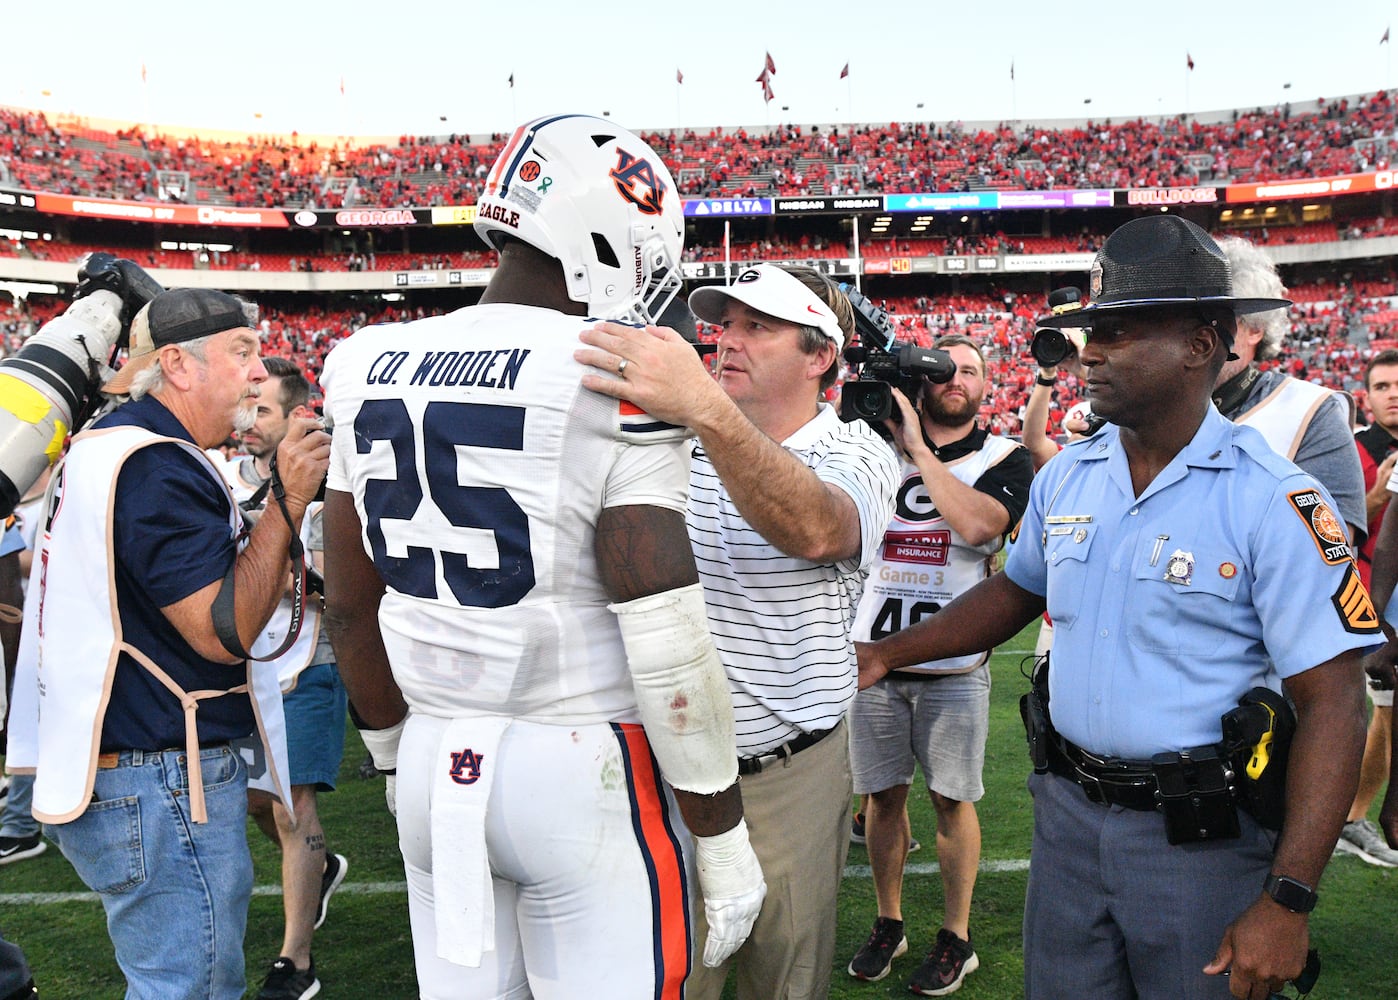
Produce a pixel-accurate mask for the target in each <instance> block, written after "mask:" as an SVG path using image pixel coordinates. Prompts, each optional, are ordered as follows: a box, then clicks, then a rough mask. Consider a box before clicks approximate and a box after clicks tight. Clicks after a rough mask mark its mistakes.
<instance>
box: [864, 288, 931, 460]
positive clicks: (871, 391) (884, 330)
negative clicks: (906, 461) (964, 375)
mask: <svg viewBox="0 0 1398 1000" xmlns="http://www.w3.org/2000/svg"><path fill="white" fill-rule="evenodd" d="M840 291H842V292H844V294H845V297H846V298H848V299H849V301H850V305H852V306H853V307H854V326H855V330H856V331H857V332H858V334H859V344H860V346H858V347H850V348H848V349H847V350H846V351H845V360H846V361H848V362H849V363H850V364H851V366H853V367H854V368H855V369H856V378H855V379H853V380H849V381H846V382H845V385H844V388H843V389H842V390H841V392H840V419H841V420H844V421H846V422H848V421H852V420H864V421H867V422H868V423H869V424H871V425H873V427H874V429H875V430H877V431H879V432H880V433H881V434H883V433H885V430H886V429H885V428H884V426H883V422H884V421H885V420H888V419H893V420H895V421H896V420H899V419H901V417H900V411H899V410H898V407H897V405H895V403H894V401H893V390H894V389H895V388H896V389H898V390H899V391H901V392H902V393H903V395H905V396H907V397H908V399H910V400H911V401H912V402H913V403H914V404H916V402H917V397H918V392H919V391H920V389H921V387H922V380H923V379H924V378H926V379H927V380H928V381H929V382H935V383H938V384H941V383H943V382H950V381H951V379H952V376H954V375H955V374H956V362H954V361H952V359H951V355H950V354H948V353H947V352H946V351H939V350H937V349H936V348H933V347H919V346H917V345H916V344H908V343H904V342H902V341H900V340H897V339H896V338H895V337H894V335H893V321H892V320H890V319H889V318H888V313H886V312H884V311H883V310H882V309H880V308H879V307H878V306H876V305H874V304H873V303H872V302H870V301H869V300H868V298H866V297H865V296H864V295H863V294H862V293H861V292H859V291H858V290H856V289H855V288H853V287H851V286H850V285H841V286H840Z"/></svg>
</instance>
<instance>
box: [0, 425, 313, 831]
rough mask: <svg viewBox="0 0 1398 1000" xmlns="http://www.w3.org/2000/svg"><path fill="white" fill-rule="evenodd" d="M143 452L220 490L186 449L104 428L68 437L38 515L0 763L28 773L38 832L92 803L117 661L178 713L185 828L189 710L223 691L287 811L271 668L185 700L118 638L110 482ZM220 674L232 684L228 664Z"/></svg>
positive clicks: (235, 519)
mask: <svg viewBox="0 0 1398 1000" xmlns="http://www.w3.org/2000/svg"><path fill="white" fill-rule="evenodd" d="M153 444H177V445H179V446H180V447H181V448H184V449H185V450H186V451H188V452H189V453H190V454H191V455H194V456H196V457H197V458H198V459H199V463H200V465H201V466H202V467H204V468H205V469H206V470H207V472H208V474H209V476H210V477H211V478H212V479H213V480H214V481H215V482H217V483H218V484H219V487H220V489H223V490H225V491H226V490H227V484H225V483H224V480H223V477H222V476H221V475H219V473H218V470H217V469H215V468H214V467H213V465H212V464H210V462H209V460H208V458H207V456H205V455H204V453H203V452H201V451H200V450H199V449H198V448H196V447H195V446H194V445H192V444H190V443H189V442H187V441H181V440H179V439H176V438H168V437H162V436H160V435H158V434H154V433H152V432H151V431H148V430H146V429H144V428H141V427H113V428H110V429H104V430H98V431H88V432H86V433H83V434H80V435H78V436H77V437H76V438H74V439H73V445H72V448H71V449H70V451H69V456H68V458H66V459H64V460H63V461H62V462H61V463H60V465H59V467H58V468H56V469H55V470H54V475H53V480H52V482H51V483H50V486H49V495H48V497H47V498H46V502H45V506H44V510H45V511H46V513H47V517H46V521H45V525H44V530H43V531H42V533H41V534H40V536H39V546H38V549H37V551H36V552H35V555H34V566H33V569H32V571H31V573H30V580H29V582H30V586H29V595H28V600H27V601H26V606H25V615H24V631H23V635H22V637H21V640H20V648H19V663H18V668H17V671H16V676H15V690H14V704H13V705H12V706H11V713H10V737H9V757H8V759H7V761H6V765H7V768H8V769H9V770H11V771H14V772H18V773H24V772H32V773H33V774H34V807H33V811H34V818H35V819H38V820H40V821H42V822H45V823H70V822H72V821H73V820H75V819H77V818H78V817H79V816H81V815H82V814H83V812H84V811H85V810H86V809H87V806H88V803H89V802H91V800H92V790H93V785H94V781H95V778H96V773H97V758H98V754H99V750H100V746H101V739H102V721H103V718H104V717H105V715H106V711H107V703H108V701H109V699H110V698H111V691H112V680H113V677H114V675H115V673H116V667H117V661H118V658H119V655H120V654H121V653H123V652H124V653H127V654H128V655H129V656H130V657H131V658H132V660H134V661H135V662H136V663H137V664H139V665H140V666H142V667H144V668H145V669H146V670H148V671H150V673H151V674H152V675H153V676H154V677H155V678H156V679H157V680H158V681H160V683H161V684H162V685H164V687H166V688H167V689H168V690H169V691H170V693H171V694H172V695H174V697H175V698H177V699H178V700H179V701H180V703H181V705H182V706H183V709H184V717H185V753H186V757H187V760H188V765H187V766H188V768H189V799H190V814H191V816H192V817H193V819H194V822H196V823H205V822H208V814H207V811H206V809H205V807H204V782H203V777H202V775H201V773H200V767H199V733H198V729H197V725H196V715H197V711H198V708H199V702H201V701H204V700H206V699H209V698H218V697H221V696H223V695H226V694H234V695H237V694H244V693H246V694H248V695H250V697H251V699H252V707H253V713H254V716H255V717H256V720H257V728H258V732H259V735H260V736H261V738H262V742H263V744H264V746H265V747H266V749H267V752H268V756H269V759H270V764H269V767H270V768H271V770H272V780H273V783H274V785H275V787H276V790H277V795H278V796H279V797H280V798H281V799H282V801H283V802H284V803H285V804H286V806H287V808H288V810H290V808H291V801H290V798H291V797H290V795H289V794H286V793H287V791H288V789H287V786H286V785H285V784H284V783H283V781H282V776H284V775H288V773H289V772H288V770H287V763H286V726H285V722H284V720H283V717H282V705H281V700H282V699H281V688H280V687H279V685H278V684H277V678H276V672H275V667H274V666H273V665H271V664H266V663H259V662H257V661H248V662H247V663H246V664H245V670H246V674H245V676H246V680H245V682H244V683H242V684H239V685H238V686H236V687H233V688H228V689H226V690H199V691H184V690H182V689H181V688H180V687H179V686H178V685H177V684H176V683H175V682H174V680H172V679H171V677H170V676H169V675H168V674H167V673H166V672H165V671H164V670H162V669H161V668H160V666H159V665H158V664H156V663H155V662H154V661H153V660H151V658H150V657H149V656H147V655H146V654H145V653H143V652H142V651H141V650H139V649H137V648H136V647H134V646H132V645H131V644H130V643H128V642H126V641H125V640H124V638H123V636H122V631H121V614H120V611H119V609H118V607H117V598H116V563H115V552H114V539H113V530H112V525H113V516H114V505H115V498H116V483H117V476H118V475H119V474H120V472H121V467H122V465H123V464H124V463H125V462H126V460H127V458H129V457H130V456H131V455H132V454H133V453H134V452H136V451H138V450H139V449H141V448H146V447H149V446H150V445H153ZM74 456H81V470H82V471H81V474H80V475H77V476H69V475H66V474H65V472H66V469H67V467H68V466H69V465H71V464H72V459H73V458H74ZM58 512H61V514H62V522H61V530H59V531H58V532H56V533H51V531H50V525H51V524H52V522H53V520H54V517H55V514H56V513H58ZM228 531H229V536H230V537H232V538H238V537H239V535H241V533H242V517H241V515H240V513H239V511H238V508H237V505H236V504H235V503H234V502H233V498H232V496H231V495H230V496H229V498H228ZM75 623H81V624H78V625H75ZM227 669H228V671H229V673H230V675H231V674H232V673H233V672H234V671H236V670H237V667H236V666H232V665H230V666H229V667H228V668H227Z"/></svg>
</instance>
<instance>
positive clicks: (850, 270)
mask: <svg viewBox="0 0 1398 1000" xmlns="http://www.w3.org/2000/svg"><path fill="white" fill-rule="evenodd" d="M781 262H782V263H783V264H805V265H806V266H807V267H810V268H813V269H814V270H817V271H819V272H820V273H821V274H824V275H827V276H829V277H850V276H853V275H854V273H855V261H854V259H853V258H851V257H842V258H840V259H839V260H831V259H828V258H820V259H818V260H801V259H799V258H795V259H788V258H785V257H783V258H781ZM756 263H758V262H757V261H754V260H735V261H730V262H728V263H725V262H724V261H721V260H702V261H690V262H687V263H683V264H681V265H680V274H681V275H683V276H684V278H685V280H687V281H688V280H691V279H697V278H724V279H732V278H736V277H737V276H738V275H740V274H742V273H743V272H744V271H746V270H747V269H748V268H750V267H752V265H753V264H756Z"/></svg>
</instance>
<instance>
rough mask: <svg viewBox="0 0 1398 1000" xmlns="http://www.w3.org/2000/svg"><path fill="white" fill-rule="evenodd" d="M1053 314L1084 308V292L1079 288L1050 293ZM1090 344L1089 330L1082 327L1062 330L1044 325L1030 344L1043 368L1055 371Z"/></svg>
mask: <svg viewBox="0 0 1398 1000" xmlns="http://www.w3.org/2000/svg"><path fill="white" fill-rule="evenodd" d="M1048 304H1049V312H1051V313H1053V314H1054V315H1055V316H1062V315H1063V314H1064V313H1070V312H1076V311H1077V310H1079V309H1081V308H1082V292H1080V291H1078V290H1077V289H1076V288H1055V289H1054V290H1053V291H1051V292H1049V297H1048ZM1085 343H1087V336H1086V331H1085V330H1082V329H1079V328H1070V329H1068V330H1059V329H1056V328H1054V327H1051V326H1041V327H1039V328H1038V329H1037V330H1035V331H1034V339H1033V340H1031V341H1030V342H1029V353H1030V354H1032V355H1034V360H1035V361H1037V362H1038V363H1039V367H1041V368H1053V367H1056V366H1057V365H1060V364H1062V363H1063V362H1064V361H1065V360H1067V359H1068V358H1072V357H1077V353H1078V350H1079V349H1080V348H1081V347H1082V346H1083V344H1085Z"/></svg>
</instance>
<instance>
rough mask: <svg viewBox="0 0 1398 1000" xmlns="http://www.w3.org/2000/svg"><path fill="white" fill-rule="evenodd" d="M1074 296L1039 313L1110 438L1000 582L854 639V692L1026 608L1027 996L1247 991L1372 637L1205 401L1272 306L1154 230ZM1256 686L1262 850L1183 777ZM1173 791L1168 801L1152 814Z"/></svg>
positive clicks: (1304, 844)
mask: <svg viewBox="0 0 1398 1000" xmlns="http://www.w3.org/2000/svg"><path fill="white" fill-rule="evenodd" d="M1091 285H1092V288H1091V294H1092V298H1093V300H1094V302H1093V304H1092V305H1091V306H1089V307H1087V308H1084V309H1083V310H1081V311H1079V312H1077V313H1072V314H1068V315H1067V316H1063V317H1052V318H1049V319H1047V320H1046V321H1044V322H1046V323H1048V324H1055V325H1060V326H1061V325H1067V324H1074V325H1079V326H1084V327H1088V328H1089V336H1088V339H1087V341H1086V344H1085V346H1084V347H1083V349H1082V351H1081V352H1080V353H1081V359H1082V363H1083V365H1084V367H1085V368H1086V370H1087V375H1086V385H1087V391H1088V398H1089V400H1090V401H1091V403H1092V409H1093V412H1094V413H1098V414H1100V415H1101V416H1102V417H1104V418H1106V419H1107V420H1109V421H1111V424H1110V425H1109V426H1107V427H1106V428H1105V429H1103V430H1102V431H1099V432H1098V433H1097V434H1096V435H1094V436H1092V437H1090V438H1088V439H1086V440H1084V441H1080V442H1076V443H1074V444H1070V445H1069V446H1068V447H1067V448H1066V449H1065V450H1064V452H1063V454H1062V455H1061V456H1060V458H1059V459H1057V460H1055V461H1053V462H1052V463H1050V464H1049V465H1048V466H1046V467H1045V468H1044V469H1043V470H1042V471H1041V472H1040V474H1039V476H1038V477H1037V478H1036V479H1035V481H1034V485H1033V487H1032V489H1031V492H1030V500H1029V509H1028V511H1027V512H1026V514H1025V516H1024V520H1023V521H1022V522H1021V527H1020V529H1019V537H1018V543H1017V544H1016V545H1015V547H1014V550H1013V551H1012V553H1011V555H1010V558H1009V560H1008V563H1007V565H1006V567H1005V571H1004V572H1003V573H1000V574H997V575H996V576H994V577H992V578H991V579H989V580H987V581H986V582H984V583H982V584H980V585H979V586H977V587H975V588H974V589H972V590H971V591H969V592H968V593H967V594H966V595H965V596H963V597H962V598H960V599H959V600H957V601H955V602H953V603H952V604H950V605H949V606H948V607H947V608H945V609H944V610H943V611H941V612H940V613H939V614H937V615H935V616H933V617H932V618H930V619H926V620H924V621H923V622H922V623H920V624H919V625H917V626H915V627H913V628H911V629H907V630H904V631H902V632H900V633H898V634H896V635H893V636H890V637H888V638H887V639H884V640H883V641H881V642H879V643H877V644H875V645H873V646H865V647H861V649H860V668H861V683H868V682H872V681H873V680H874V679H876V678H878V677H880V676H882V675H883V674H884V673H885V672H886V671H887V670H888V669H891V668H893V667H898V666H903V665H905V664H909V663H916V662H921V661H925V660H930V659H941V658H943V657H947V656H952V655H956V654H958V653H962V652H969V651H971V650H975V649H984V648H986V647H988V646H992V645H995V644H996V643H999V642H1002V641H1004V640H1005V639H1008V638H1009V637H1010V636H1012V635H1014V634H1015V633H1016V632H1017V631H1018V630H1019V629H1020V628H1022V627H1024V626H1025V625H1026V624H1028V623H1029V622H1030V621H1032V620H1033V619H1034V617H1035V616H1036V615H1038V614H1039V613H1041V612H1042V611H1044V610H1045V608H1047V610H1048V611H1049V613H1050V614H1051V615H1052V616H1053V620H1054V624H1055V627H1056V631H1057V634H1056V637H1055V645H1054V650H1053V654H1052V656H1053V660H1052V667H1051V669H1050V671H1049V677H1048V683H1047V688H1048V708H1049V714H1050V716H1051V723H1052V726H1053V727H1054V728H1055V729H1056V731H1057V734H1056V735H1054V736H1052V738H1051V739H1050V740H1049V744H1050V749H1051V751H1052V752H1050V753H1049V754H1048V755H1047V756H1048V758H1049V769H1048V770H1047V771H1046V772H1045V773H1041V774H1040V773H1036V774H1035V775H1034V776H1033V777H1032V778H1031V780H1030V789H1031V791H1032V792H1033V795H1034V815H1035V824H1034V844H1033V853H1032V859H1033V860H1032V862H1031V867H1030V876H1029V889H1028V894H1027V898H1026V900H1025V923H1024V938H1025V992H1026V995H1028V996H1031V997H1034V998H1035V1000H1042V998H1054V997H1070V996H1071V997H1079V996H1138V997H1141V998H1152V997H1160V998H1165V997H1171V998H1174V997H1224V996H1228V995H1229V994H1230V993H1231V994H1232V995H1233V996H1235V997H1253V998H1262V997H1265V996H1267V995H1268V993H1269V992H1272V991H1276V990H1278V989H1280V987H1281V986H1282V984H1283V982H1284V981H1285V980H1288V979H1294V978H1295V977H1297V976H1298V975H1299V974H1300V973H1301V971H1302V969H1303V966H1304V964H1305V960H1306V951H1307V947H1308V945H1309V930H1308V918H1307V914H1308V913H1309V912H1310V910H1311V909H1312V908H1313V907H1314V906H1315V903H1316V899H1317V895H1316V885H1317V883H1318V882H1319V879H1320V875H1321V872H1322V870H1323V869H1324V867H1325V863H1326V861H1327V860H1328V859H1329V857H1330V852H1331V850H1332V848H1333V847H1334V845H1335V840H1336V838H1337V837H1338V835H1339V832H1340V826H1341V824H1342V823H1343V822H1344V818H1345V811H1346V810H1347V809H1348V807H1349V803H1350V799H1351V798H1352V795H1353V791H1354V788H1355V786H1356V782H1357V778H1358V771H1359V759H1360V754H1361V751H1362V748H1363V740H1364V713H1363V700H1362V699H1363V691H1362V685H1361V682H1360V666H1359V663H1360V658H1361V655H1362V653H1363V651H1364V650H1365V649H1366V648H1368V647H1370V646H1372V645H1374V644H1375V642H1376V638H1375V637H1376V635H1377V633H1378V622H1377V618H1376V616H1375V614H1374V609H1373V605H1372V603H1371V602H1370V600H1369V597H1368V593H1367V592H1366V590H1365V589H1364V586H1363V584H1362V583H1361V582H1360V581H1359V577H1358V573H1357V571H1356V570H1355V567H1354V563H1353V560H1352V558H1351V554H1350V549H1349V547H1348V545H1347V543H1346V539H1345V534H1344V528H1343V525H1342V524H1341V523H1340V522H1339V520H1338V519H1337V518H1336V517H1335V515H1334V513H1333V509H1332V505H1331V503H1330V500H1329V497H1328V495H1327V494H1326V493H1325V491H1324V490H1323V489H1322V488H1321V487H1320V485H1319V484H1318V483H1317V482H1316V481H1315V480H1314V479H1312V478H1311V477H1310V476H1308V475H1306V474H1305V473H1303V472H1301V471H1300V470H1299V469H1297V468H1296V467H1295V466H1294V465H1292V464H1290V463H1289V462H1287V461H1286V460H1284V459H1282V458H1280V457H1279V456H1277V455H1276V454H1275V453H1274V452H1273V451H1272V450H1271V449H1270V448H1269V447H1268V446H1267V444H1266V442H1265V441H1264V440H1263V438H1262V437H1261V435H1259V434H1258V433H1257V432H1256V431H1254V430H1252V429H1250V428H1247V427H1239V426H1236V425H1234V424H1232V423H1230V422H1228V421H1227V420H1225V419H1224V418H1223V417H1222V416H1221V415H1220V414H1219V413H1218V411H1217V410H1216V409H1215V408H1214V407H1213V406H1212V405H1211V404H1210V398H1209V394H1210V391H1211V390H1212V388H1213V385H1214V381H1215V379H1216V377H1217V375H1218V372H1219V371H1220V370H1221V368H1222V366H1223V363H1224V361H1225V358H1226V357H1227V355H1228V353H1229V350H1230V347H1231V344H1232V340H1233V337H1234V335H1235V330H1236V316H1237V315H1238V314H1240V313H1242V314H1247V313H1251V312H1255V311H1261V310H1265V309H1275V308H1278V307H1279V306H1280V305H1282V304H1284V300H1281V301H1278V300H1275V299H1240V298H1237V297H1235V296H1234V295H1233V290H1232V281H1231V275H1230V271H1229V267H1228V263H1227V260H1226V258H1225V257H1224V255H1223V254H1222V252H1221V251H1220V250H1219V248H1218V246H1217V244H1215V243H1214V241H1213V240H1212V239H1211V238H1210V237H1209V236H1208V234H1207V233H1205V232H1204V231H1203V230H1202V229H1199V228H1198V227H1197V226H1195V225H1193V224H1192V223H1189V222H1187V221H1185V220H1183V219H1180V218H1177V217H1175V216H1169V215H1159V216H1152V217H1149V218H1144V219H1138V220H1135V221H1133V222H1130V223H1127V224H1126V225H1125V226H1122V227H1121V228H1120V229H1118V230H1117V231H1116V232H1114V233H1113V234H1112V235H1111V237H1110V238H1109V239H1108V240H1107V242H1106V244H1105V245H1104V247H1103V249H1102V251H1101V252H1100V253H1099V254H1098V255H1097V258H1096V260H1095V262H1094V265H1093V269H1092V277H1091ZM1255 686H1266V687H1269V688H1271V689H1273V690H1284V691H1285V693H1286V694H1287V695H1288V696H1289V697H1290V698H1291V700H1292V701H1293V702H1294V704H1295V712H1296V718H1297V721H1296V729H1295V735H1294V739H1293V741H1292V743H1291V747H1290V763H1289V766H1290V776H1289V777H1290V780H1289V781H1288V782H1287V783H1286V785H1285V789H1286V792H1285V809H1286V822H1285V827H1284V829H1283V830H1282V831H1281V833H1280V834H1279V835H1278V834H1276V833H1274V832H1272V831H1271V830H1269V829H1267V828H1265V827H1263V826H1262V825H1261V824H1260V823H1259V822H1258V821H1257V820H1255V819H1254V818H1253V817H1252V816H1251V815H1249V814H1248V813H1247V812H1245V811H1239V810H1236V809H1235V807H1234V805H1233V799H1234V796H1233V795H1232V794H1231V793H1230V792H1229V790H1228V783H1229V780H1230V779H1229V778H1228V777H1227V776H1226V775H1225V772H1224V769H1223V767H1222V765H1220V764H1218V763H1216V762H1215V763H1213V764H1207V763H1206V758H1207V752H1208V749H1211V748H1210V746H1209V745H1210V744H1218V743H1219V741H1220V736H1221V727H1220V721H1219V720H1220V716H1221V715H1222V714H1223V713H1225V712H1227V711H1229V710H1230V709H1232V708H1233V707H1234V706H1236V705H1237V704H1238V702H1239V700H1240V698H1242V697H1243V696H1244V695H1246V694H1247V693H1248V691H1249V690H1250V689H1251V688H1253V687H1255ZM1185 750H1189V751H1190V755H1189V756H1188V757H1186V756H1185V755H1182V754H1181V751H1185ZM1156 755H1163V756H1161V757H1157V756H1156ZM1152 758H1156V760H1155V761H1152ZM1193 761H1198V763H1193ZM1240 770H1241V769H1240ZM1262 775H1263V777H1264V778H1265V769H1264V771H1263V772H1262ZM1174 778H1178V779H1179V780H1180V782H1181V783H1182V784H1183V785H1184V787H1185V789H1186V794H1185V795H1184V796H1183V797H1182V798H1169V799H1166V800H1165V802H1164V804H1163V807H1162V808H1159V809H1158V808H1157V804H1158V803H1159V802H1160V796H1161V795H1164V794H1171V795H1173V794H1174V793H1175V792H1176V791H1177V787H1176V784H1175V783H1174V782H1172V781H1171V780H1169V779H1174ZM1234 783H1235V784H1236V782H1234ZM1215 785H1216V786H1217V787H1218V788H1219V789H1220V790H1219V791H1217V792H1209V788H1210V787H1213V786H1215ZM1191 810H1194V811H1193V812H1191ZM1224 973H1228V974H1229V976H1228V978H1224V976H1223V974H1224Z"/></svg>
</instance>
